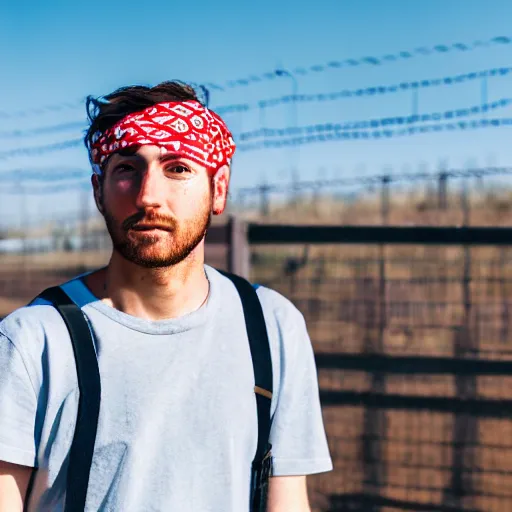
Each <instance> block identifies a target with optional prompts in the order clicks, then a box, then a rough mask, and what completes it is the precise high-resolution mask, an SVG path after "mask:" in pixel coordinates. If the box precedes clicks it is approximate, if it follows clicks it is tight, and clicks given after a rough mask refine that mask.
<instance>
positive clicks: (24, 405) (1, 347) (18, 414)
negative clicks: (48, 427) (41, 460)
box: [0, 333, 37, 467]
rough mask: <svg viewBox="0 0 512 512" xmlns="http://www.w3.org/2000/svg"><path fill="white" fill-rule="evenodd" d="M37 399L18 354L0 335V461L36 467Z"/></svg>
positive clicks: (7, 340)
mask: <svg viewBox="0 0 512 512" xmlns="http://www.w3.org/2000/svg"><path fill="white" fill-rule="evenodd" d="M36 413H37V395H36V392H35V389H34V386H33V384H32V382H31V380H30V377H29V373H28V371H27V367H26V366H25V362H24V361H23V358H22V356H21V353H20V352H19V351H18V349H17V348H16V347H15V346H14V344H13V343H12V342H11V341H10V340H9V338H7V337H6V336H4V335H3V334H1V333H0V460H2V461H5V462H11V463H14V464H21V465H23V466H30V467H34V466H36V446H35V445H36V442H35V438H36V435H35V430H36Z"/></svg>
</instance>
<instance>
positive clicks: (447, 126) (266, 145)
mask: <svg viewBox="0 0 512 512" xmlns="http://www.w3.org/2000/svg"><path fill="white" fill-rule="evenodd" d="M504 126H512V118H502V119H500V118H498V119H480V120H477V121H458V122H456V123H439V124H431V125H422V126H410V127H408V128H403V129H401V130H390V129H385V130H348V131H337V130H335V129H334V128H333V129H329V130H327V129H325V130H324V132H323V133H319V134H311V135H306V136H303V137H290V138H287V139H277V140H264V141H260V142H253V143H240V144H239V145H238V146H237V150H238V151H241V152H245V151H257V150H263V149H277V148H282V147H289V146H304V145H307V144H312V143H317V142H335V141H337V142H339V141H349V140H372V139H374V140H375V139H392V138H396V137H406V136H413V135H420V134H426V133H441V132H453V131H464V130H474V129H480V128H499V127H504Z"/></svg>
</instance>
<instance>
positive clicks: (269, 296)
mask: <svg viewBox="0 0 512 512" xmlns="http://www.w3.org/2000/svg"><path fill="white" fill-rule="evenodd" d="M254 287H255V288H256V292H257V294H258V298H259V299H260V302H261V307H262V308H263V313H264V315H265V320H266V321H267V322H269V321H270V322H273V323H276V325H277V326H279V327H280V328H284V329H286V330H294V331H295V330H297V329H302V328H305V320H304V316H303V315H302V313H301V312H300V311H299V309H298V308H297V307H296V306H295V305H294V304H293V302H292V301H291V300H290V299H288V298H287V297H285V296H284V295H282V294H281V293H279V292H278V291H276V290H274V289H272V288H267V287H266V286H261V285H254Z"/></svg>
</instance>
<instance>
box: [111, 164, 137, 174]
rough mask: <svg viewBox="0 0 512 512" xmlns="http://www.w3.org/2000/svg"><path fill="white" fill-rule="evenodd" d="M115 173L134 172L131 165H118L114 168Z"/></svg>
mask: <svg viewBox="0 0 512 512" xmlns="http://www.w3.org/2000/svg"><path fill="white" fill-rule="evenodd" d="M115 171H116V172H118V173H126V172H133V171H135V167H133V166H132V165H129V164H119V165H118V166H117V167H116V168H115Z"/></svg>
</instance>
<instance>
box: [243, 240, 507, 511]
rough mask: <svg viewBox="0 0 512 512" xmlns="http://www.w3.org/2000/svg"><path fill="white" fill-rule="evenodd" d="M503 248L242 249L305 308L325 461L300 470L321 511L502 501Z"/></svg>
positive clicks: (259, 275)
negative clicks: (319, 471)
mask: <svg viewBox="0 0 512 512" xmlns="http://www.w3.org/2000/svg"><path fill="white" fill-rule="evenodd" d="M511 256H512V252H511V250H510V248H508V247H488V246H487V247H470V246H462V245H450V246H445V245H442V246H441V245H439V246H432V245H420V244H416V245H400V246H395V245H384V244H372V245H350V246H348V245H343V244H338V245H334V244H333V245H305V244H301V245H298V244H297V245H286V246H285V245H276V246H271V245H270V246H261V245H260V246H253V249H252V273H253V274H252V278H253V279H254V280H255V281H257V282H259V283H261V284H264V285H268V286H271V287H273V288H275V289H277V290H278V291H281V292H282V293H283V294H284V295H286V296H287V297H289V298H290V299H291V300H292V301H293V302H294V303H295V305H296V306H297V307H298V308H299V309H300V310H301V311H302V312H303V314H304V316H305V318H306V321H307V323H308V328H309V333H310V336H311V338H312V342H313V345H314V349H315V353H316V354H317V366H318V368H319V385H320V389H321V398H322V402H323V414H324V421H325V425H326V429H327V436H328V440H329V444H330V449H331V453H332V456H333V459H334V466H335V470H334V471H333V472H332V473H330V474H325V475H318V476H315V477H312V478H310V488H311V494H312V496H313V498H314V503H316V505H317V507H318V510H325V511H327V510H329V511H335V510H336V511H337V510H340V511H341V510H358V511H374V510H379V511H391V510H393V511H394V510H447V511H473V510H475V511H476V510H479V511H482V512H483V511H485V512H487V511H489V512H493V511H504V510H509V509H512V421H511V416H512V365H510V364H508V363H507V361H512V357H511V350H512V335H511V327H512V325H511V320H510V307H511V305H512V304H511V301H510V297H511V295H510V291H511V289H510V287H511V284H510V283H511V277H512V258H511ZM494 363H496V365H495V366H493V364H494ZM507 364H508V366H507ZM499 365H501V366H499ZM503 365H505V366H503Z"/></svg>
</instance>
